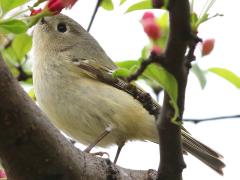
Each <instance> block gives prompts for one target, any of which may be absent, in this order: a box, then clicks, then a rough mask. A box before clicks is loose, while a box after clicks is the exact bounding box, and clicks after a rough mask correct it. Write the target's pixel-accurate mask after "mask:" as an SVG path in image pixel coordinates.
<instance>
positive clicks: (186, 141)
mask: <svg viewBox="0 0 240 180" xmlns="http://www.w3.org/2000/svg"><path fill="white" fill-rule="evenodd" d="M154 134H155V135H154V137H153V136H152V138H150V139H151V140H150V141H152V142H154V143H158V141H159V140H158V139H156V133H154ZM182 143H183V150H184V151H185V152H186V151H187V152H189V153H190V154H192V155H193V156H195V157H196V158H198V159H199V160H200V161H202V162H203V163H204V164H206V165H207V166H209V167H210V168H212V169H213V170H214V171H216V172H218V173H219V174H221V175H223V171H222V169H223V168H224V167H225V164H224V163H223V162H222V161H221V159H222V158H223V156H222V155H221V154H219V153H217V152H216V151H214V150H213V149H211V148H209V147H208V146H206V145H204V144H203V143H201V142H199V141H198V140H196V139H194V138H193V137H192V136H191V134H190V133H188V132H187V131H186V130H184V129H183V130H182Z"/></svg>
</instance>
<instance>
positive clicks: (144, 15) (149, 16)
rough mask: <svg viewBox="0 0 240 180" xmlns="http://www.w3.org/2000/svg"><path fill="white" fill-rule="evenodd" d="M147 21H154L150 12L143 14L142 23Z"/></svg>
mask: <svg viewBox="0 0 240 180" xmlns="http://www.w3.org/2000/svg"><path fill="white" fill-rule="evenodd" d="M147 19H155V16H154V14H153V13H152V12H149V11H148V12H145V13H144V14H143V17H142V21H145V20H147Z"/></svg>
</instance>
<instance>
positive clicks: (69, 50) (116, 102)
mask: <svg viewBox="0 0 240 180" xmlns="http://www.w3.org/2000/svg"><path fill="white" fill-rule="evenodd" d="M33 47H34V62H33V85H34V89H35V93H36V98H37V102H38V103H39V106H40V107H41V109H42V110H43V111H44V112H45V113H46V114H47V116H48V117H49V119H50V120H51V121H52V123H53V124H54V125H55V126H56V127H58V128H59V129H61V130H62V131H63V132H65V133H66V134H67V135H69V136H70V137H72V138H73V139H75V140H77V141H79V142H81V143H83V144H85V145H89V144H91V143H93V142H94V141H95V140H96V139H98V138H99V136H102V137H103V134H104V132H107V133H105V134H104V135H105V137H103V138H101V140H100V142H98V144H97V145H98V146H101V147H107V146H110V145H113V144H116V145H118V147H120V148H119V149H121V147H122V146H123V145H124V143H125V142H127V141H129V140H148V141H152V142H155V143H158V133H157V129H156V127H155V122H154V117H153V116H152V115H150V114H149V113H148V111H147V110H145V109H144V108H143V106H142V105H141V103H139V102H138V101H137V100H135V99H134V98H133V97H132V96H131V95H129V94H128V93H126V92H124V91H122V90H120V89H117V88H116V87H113V86H111V85H109V84H106V83H104V82H101V81H99V80H98V79H97V78H96V77H94V76H91V75H89V73H87V72H86V71H84V70H83V69H82V68H80V67H79V65H80V64H87V65H88V66H89V67H93V68H95V69H97V70H98V71H100V72H102V73H103V74H104V73H108V74H109V73H111V72H112V71H113V70H115V69H116V68H117V66H116V65H115V64H114V63H113V62H112V60H111V59H110V58H109V57H108V56H107V55H106V53H105V52H104V50H103V49H102V48H101V46H100V45H99V44H98V43H97V41H96V40H95V39H94V38H93V37H92V36H91V35H90V34H89V33H88V32H86V31H85V30H84V29H83V28H82V27H81V26H80V25H79V24H78V23H77V22H75V21H74V20H72V19H71V18H69V17H67V16H64V15H61V14H60V15H56V16H52V17H45V18H43V19H42V20H41V21H40V22H39V23H38V24H37V25H36V27H35V29H34V34H33ZM182 138H183V139H182V140H183V148H184V150H186V151H188V152H190V153H191V154H193V155H194V156H196V157H197V158H198V159H200V160H201V161H203V162H204V163H205V164H207V165H208V166H210V167H211V168H213V169H214V170H215V171H217V172H219V173H220V174H222V168H223V167H224V163H223V162H222V161H220V160H219V158H221V157H222V156H221V155H220V154H218V153H216V152H215V151H213V150H212V149H210V148H208V147H207V146H205V145H203V144H202V143H200V142H199V141H197V140H195V139H194V138H193V137H192V136H191V135H190V134H189V133H188V132H186V131H185V130H182Z"/></svg>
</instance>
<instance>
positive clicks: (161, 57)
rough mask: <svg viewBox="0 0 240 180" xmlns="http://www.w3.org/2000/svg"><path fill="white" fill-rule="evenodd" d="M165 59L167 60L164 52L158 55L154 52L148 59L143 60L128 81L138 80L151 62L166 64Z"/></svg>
mask: <svg viewBox="0 0 240 180" xmlns="http://www.w3.org/2000/svg"><path fill="white" fill-rule="evenodd" d="M164 61H165V57H164V54H163V55H159V56H158V55H157V54H156V53H154V52H152V53H151V55H150V56H149V58H148V59H147V60H143V61H142V62H141V66H140V68H139V69H138V70H137V71H136V72H135V73H134V74H132V75H131V76H129V77H128V78H127V81H128V82H131V81H134V80H136V79H137V78H138V77H139V76H140V75H141V74H142V73H143V72H144V70H145V69H146V68H147V67H148V65H149V64H151V63H158V64H161V65H162V66H164V63H165V62H164Z"/></svg>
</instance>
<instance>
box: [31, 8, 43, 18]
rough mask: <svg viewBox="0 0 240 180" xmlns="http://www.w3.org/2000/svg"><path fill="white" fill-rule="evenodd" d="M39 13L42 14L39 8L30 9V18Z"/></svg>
mask: <svg viewBox="0 0 240 180" xmlns="http://www.w3.org/2000/svg"><path fill="white" fill-rule="evenodd" d="M41 12H42V9H41V8H40V9H32V10H31V14H30V16H34V15H36V14H39V13H41Z"/></svg>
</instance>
